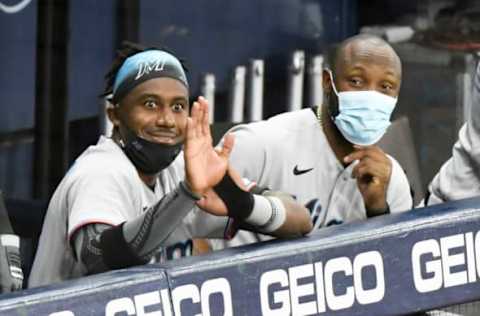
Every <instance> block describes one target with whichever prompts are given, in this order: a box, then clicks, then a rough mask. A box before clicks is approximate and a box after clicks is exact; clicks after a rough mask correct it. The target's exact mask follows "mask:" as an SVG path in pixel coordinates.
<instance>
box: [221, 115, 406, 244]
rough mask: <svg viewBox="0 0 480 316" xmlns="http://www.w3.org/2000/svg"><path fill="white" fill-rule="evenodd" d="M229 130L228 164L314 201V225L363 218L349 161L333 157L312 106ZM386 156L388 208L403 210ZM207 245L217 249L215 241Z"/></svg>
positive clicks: (398, 181) (242, 236) (400, 175)
mask: <svg viewBox="0 0 480 316" xmlns="http://www.w3.org/2000/svg"><path fill="white" fill-rule="evenodd" d="M230 132H232V133H234V135H235V145H234V148H233V151H232V153H231V156H230V162H231V164H232V166H233V167H234V168H235V169H236V170H237V171H238V172H239V173H240V174H241V175H242V176H243V177H246V178H248V179H251V180H253V181H256V182H257V183H258V185H259V186H261V187H268V188H270V189H271V190H278V191H283V192H287V193H290V194H292V195H294V196H295V197H296V199H297V201H298V202H300V203H303V204H307V203H309V204H311V205H313V204H315V208H312V209H314V213H313V214H311V216H312V220H313V222H314V228H319V227H323V226H329V225H334V224H341V223H346V222H353V221H358V220H363V219H366V210H365V204H364V201H363V197H362V195H361V193H360V191H359V190H358V187H357V183H356V179H353V178H352V177H351V175H352V170H353V167H354V164H351V165H349V166H348V167H346V168H345V167H344V166H343V165H342V164H341V163H340V162H339V161H338V159H337V157H336V156H335V154H334V152H333V150H332V148H331V147H330V145H329V144H328V141H327V138H326V136H325V134H324V132H323V130H322V128H321V127H320V124H319V122H318V121H317V118H316V116H315V113H314V112H313V111H312V109H303V110H300V111H294V112H288V113H283V114H280V115H277V116H274V117H272V118H270V119H269V120H266V121H260V122H255V123H251V124H246V125H238V126H235V127H234V128H233V129H232V130H231V131H230ZM389 158H390V160H391V161H392V174H391V177H390V182H389V184H388V190H387V202H388V204H389V206H390V210H391V212H401V211H406V210H409V209H411V208H412V197H411V195H410V186H409V183H408V180H407V178H406V175H405V173H404V172H403V170H402V168H401V167H400V165H399V164H398V162H397V161H396V160H395V159H394V158H392V157H390V156H389ZM257 236H258V235H254V234H250V233H248V232H243V231H240V232H239V233H238V234H237V236H236V237H235V238H234V239H233V240H232V241H229V242H228V244H229V245H238V244H244V243H247V242H253V241H257V240H258V238H257ZM262 239H264V238H263V237H262ZM222 243H223V241H222ZM220 244H221V243H220ZM212 245H213V247H214V248H221V246H220V247H218V242H213V243H212Z"/></svg>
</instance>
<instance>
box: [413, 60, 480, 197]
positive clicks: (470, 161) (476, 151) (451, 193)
mask: <svg viewBox="0 0 480 316" xmlns="http://www.w3.org/2000/svg"><path fill="white" fill-rule="evenodd" d="M429 192H430V197H429V199H428V201H427V204H428V205H432V204H436V203H442V202H446V201H453V200H459V199H464V198H468V197H473V196H477V195H480V64H479V65H478V66H477V73H476V75H475V79H474V84H473V91H472V104H471V107H470V117H469V119H468V121H467V123H465V124H464V125H463V126H462V128H461V129H460V132H459V133H458V140H457V142H456V143H455V145H454V146H453V150H452V157H450V159H449V160H447V162H445V163H444V164H443V166H442V167H441V168H440V171H439V172H438V173H437V174H436V175H435V177H434V178H433V180H432V182H431V183H430V186H429ZM422 204H423V203H422Z"/></svg>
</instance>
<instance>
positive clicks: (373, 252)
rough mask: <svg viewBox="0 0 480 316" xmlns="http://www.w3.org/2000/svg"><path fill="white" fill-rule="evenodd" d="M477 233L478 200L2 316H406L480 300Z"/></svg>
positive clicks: (106, 285) (94, 287)
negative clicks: (403, 315) (400, 315)
mask: <svg viewBox="0 0 480 316" xmlns="http://www.w3.org/2000/svg"><path fill="white" fill-rule="evenodd" d="M479 230H480V197H479V198H472V199H466V200H461V201H457V202H451V203H445V204H441V205H437V206H434V207H429V208H424V209H417V210H414V211H411V212H407V213H403V214H399V215H390V216H383V217H378V218H375V219H371V220H368V221H363V222H357V223H351V224H344V225H340V226H336V227H329V228H324V229H320V230H318V231H317V232H316V233H315V234H313V235H312V236H309V237H305V238H299V239H296V240H287V241H278V240H277V241H271V242H266V243H261V244H256V245H249V246H245V247H240V248H236V249H235V248H232V249H226V250H223V251H219V252H217V253H212V254H209V255H204V256H199V257H190V258H184V259H181V260H177V261H172V262H168V263H165V264H162V265H150V266H144V267H138V268H132V269H127V270H119V271H114V272H109V273H104V274H100V275H97V276H91V277H85V278H81V279H77V280H73V281H69V282H65V283H61V284H57V285H52V286H49V287H41V288H35V289H29V290H25V291H23V292H18V293H14V294H7V295H4V296H2V297H0V315H55V316H60V315H61V316H66V315H68V316H71V315H167V316H170V315H315V314H319V315H399V314H408V313H413V312H418V311H423V310H430V309H434V308H439V307H442V306H448V305H453V304H459V303H463V302H468V301H474V300H479V299H480V282H478V280H479V279H480V234H479ZM44 255H46V256H48V255H49V254H48V253H46V254H44ZM149 313H151V314H149Z"/></svg>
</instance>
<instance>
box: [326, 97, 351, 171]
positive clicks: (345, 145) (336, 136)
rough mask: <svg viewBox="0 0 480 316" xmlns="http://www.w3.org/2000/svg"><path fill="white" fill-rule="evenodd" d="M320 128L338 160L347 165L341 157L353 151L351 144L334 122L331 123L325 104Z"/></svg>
mask: <svg viewBox="0 0 480 316" xmlns="http://www.w3.org/2000/svg"><path fill="white" fill-rule="evenodd" d="M321 117H322V128H323V132H324V133H325V136H326V137H327V141H328V144H329V145H330V147H331V148H332V150H333V152H334V154H335V156H336V157H337V159H338V161H339V162H340V163H341V164H342V165H343V166H347V165H348V164H345V163H344V162H343V158H344V157H345V156H346V155H348V154H350V153H351V152H353V146H352V144H350V143H349V142H348V141H347V140H346V139H345V138H344V137H343V135H342V134H341V133H340V131H339V130H338V128H337V126H336V125H335V123H333V121H332V118H331V116H330V114H329V113H328V109H327V105H323V106H322V113H321Z"/></svg>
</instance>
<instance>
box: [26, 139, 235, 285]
mask: <svg viewBox="0 0 480 316" xmlns="http://www.w3.org/2000/svg"><path fill="white" fill-rule="evenodd" d="M184 175H185V174H184V160H183V154H180V155H179V156H178V157H177V159H176V160H175V161H174V162H173V163H172V164H171V165H170V166H169V167H168V168H166V169H164V170H163V171H162V172H161V173H160V174H159V177H158V179H157V181H156V185H155V188H154V191H152V190H151V189H150V188H149V187H148V186H147V185H146V184H145V183H144V182H143V181H142V180H141V179H140V177H139V175H138V173H137V170H136V169H135V167H134V166H133V164H132V163H131V162H130V160H129V159H128V158H127V156H125V154H124V153H123V151H122V150H121V149H120V147H119V146H118V145H117V144H115V143H114V142H113V141H112V140H111V139H109V138H105V137H101V138H100V140H99V142H98V144H97V145H95V146H91V147H89V148H88V149H87V150H86V151H85V152H84V153H83V154H82V155H81V156H80V157H79V158H78V159H77V160H76V161H75V164H74V165H73V166H72V168H71V169H70V170H69V171H68V173H67V174H66V175H65V177H64V179H63V180H62V182H61V183H60V184H59V186H58V187H57V189H56V191H55V193H54V195H53V197H52V199H51V201H50V204H49V207H48V211H47V215H46V218H45V221H44V224H43V229H42V233H41V236H40V242H39V246H38V250H37V254H36V256H35V261H34V264H33V267H32V272H31V275H30V279H29V286H30V287H32V286H39V285H44V284H50V283H53V282H58V281H62V280H65V279H70V278H74V277H78V276H81V275H84V274H85V273H86V268H85V267H84V266H83V265H82V264H81V263H80V262H79V261H78V260H77V258H75V255H74V252H73V248H72V246H71V244H70V241H71V240H70V238H71V236H72V235H73V234H74V233H75V232H76V231H77V230H78V229H79V228H80V227H82V226H84V225H87V224H91V223H103V224H108V225H112V226H115V225H119V224H121V223H123V222H125V221H128V220H131V219H133V218H135V217H137V216H139V215H141V214H142V212H144V211H145V210H147V209H148V208H149V207H150V206H152V205H154V204H155V203H157V202H158V201H159V200H160V199H161V198H162V197H163V196H164V195H165V194H167V193H169V192H171V191H172V190H173V189H174V188H175V187H176V186H177V185H178V184H179V182H180V181H181V180H183V179H184ZM226 224H227V218H226V217H217V216H213V215H210V214H208V213H205V212H203V211H201V210H200V209H198V208H194V209H193V210H192V212H190V213H189V214H188V215H187V216H186V217H185V218H184V220H183V222H182V225H180V226H178V227H177V228H176V229H175V230H174V231H173V232H172V233H171V235H170V236H169V238H168V239H167V241H166V243H165V245H164V247H163V249H159V253H158V255H157V256H156V257H155V258H154V259H153V261H162V260H165V259H171V258H176V257H180V256H186V255H190V254H191V251H192V246H193V245H192V240H191V238H193V237H217V238H220V237H222V236H223V232H224V229H225V226H226ZM165 225H168V223H165Z"/></svg>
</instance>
